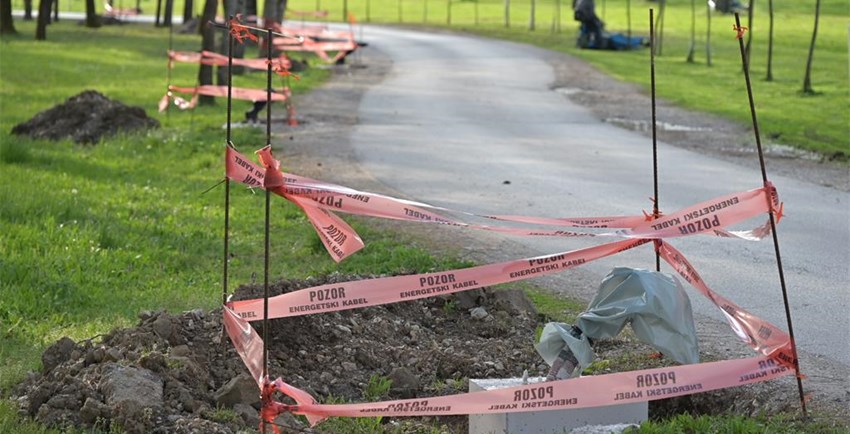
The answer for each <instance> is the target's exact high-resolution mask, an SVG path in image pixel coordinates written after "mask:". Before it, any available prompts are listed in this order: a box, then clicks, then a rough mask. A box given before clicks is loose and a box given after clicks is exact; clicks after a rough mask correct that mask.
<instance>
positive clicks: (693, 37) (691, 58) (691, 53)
mask: <svg viewBox="0 0 850 434" xmlns="http://www.w3.org/2000/svg"><path fill="white" fill-rule="evenodd" d="M751 1H752V0H751ZM696 47H697V2H696V0H691V48H690V49H688V59H687V60H688V63H694V51H696Z"/></svg>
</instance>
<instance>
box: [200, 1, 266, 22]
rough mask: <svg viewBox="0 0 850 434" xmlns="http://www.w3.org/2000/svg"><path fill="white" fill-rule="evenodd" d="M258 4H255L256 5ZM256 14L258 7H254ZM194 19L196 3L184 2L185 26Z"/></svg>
mask: <svg viewBox="0 0 850 434" xmlns="http://www.w3.org/2000/svg"><path fill="white" fill-rule="evenodd" d="M256 4H257V2H256V1H255V2H254V5H256ZM254 13H255V14H256V6H255V7H254ZM192 18H195V3H194V2H193V1H192V0H186V1H185V2H183V24H186V23H188V22H189V21H192Z"/></svg>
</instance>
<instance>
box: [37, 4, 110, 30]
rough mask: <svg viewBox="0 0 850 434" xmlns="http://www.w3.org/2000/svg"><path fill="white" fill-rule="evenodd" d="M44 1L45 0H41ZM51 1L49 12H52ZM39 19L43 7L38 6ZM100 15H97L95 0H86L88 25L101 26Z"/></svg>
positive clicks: (48, 7)
mask: <svg viewBox="0 0 850 434" xmlns="http://www.w3.org/2000/svg"><path fill="white" fill-rule="evenodd" d="M41 1H42V2H44V0H41ZM50 3H53V1H52V0H50V1H48V6H47V13H48V14H49V13H50ZM38 13H39V16H38V19H39V20H41V7H39V8H38ZM100 25H101V23H100V16H98V15H97V11H96V10H95V8H94V0H86V27H92V28H96V27H100Z"/></svg>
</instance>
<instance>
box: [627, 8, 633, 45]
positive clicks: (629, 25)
mask: <svg viewBox="0 0 850 434" xmlns="http://www.w3.org/2000/svg"><path fill="white" fill-rule="evenodd" d="M626 36H628V37H629V41H631V40H632V0H626Z"/></svg>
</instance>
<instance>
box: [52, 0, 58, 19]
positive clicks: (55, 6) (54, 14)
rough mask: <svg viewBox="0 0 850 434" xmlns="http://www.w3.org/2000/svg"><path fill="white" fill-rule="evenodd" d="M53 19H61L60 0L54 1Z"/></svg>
mask: <svg viewBox="0 0 850 434" xmlns="http://www.w3.org/2000/svg"><path fill="white" fill-rule="evenodd" d="M53 21H56V22H58V21H59V0H55V1H54V2H53Z"/></svg>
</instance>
